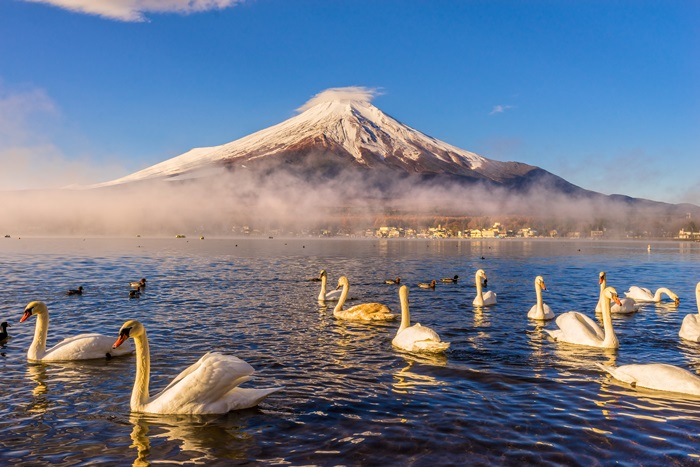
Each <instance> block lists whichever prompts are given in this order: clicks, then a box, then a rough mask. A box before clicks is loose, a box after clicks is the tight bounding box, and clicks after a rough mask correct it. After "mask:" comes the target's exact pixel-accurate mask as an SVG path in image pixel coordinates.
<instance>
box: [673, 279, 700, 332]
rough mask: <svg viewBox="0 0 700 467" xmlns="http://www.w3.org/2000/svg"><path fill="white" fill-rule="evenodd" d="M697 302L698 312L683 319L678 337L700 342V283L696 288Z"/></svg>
mask: <svg viewBox="0 0 700 467" xmlns="http://www.w3.org/2000/svg"><path fill="white" fill-rule="evenodd" d="M695 301H696V302H697V304H698V312H697V313H693V314H690V315H686V317H685V318H683V324H681V330H680V331H679V332H678V335H679V336H680V337H681V338H683V339H686V340H689V341H693V342H700V282H698V283H697V285H696V286H695Z"/></svg>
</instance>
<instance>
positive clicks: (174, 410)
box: [113, 320, 281, 415]
mask: <svg viewBox="0 0 700 467" xmlns="http://www.w3.org/2000/svg"><path fill="white" fill-rule="evenodd" d="M129 338H132V339H133V340H134V344H135V346H136V378H135V380H134V388H133V390H132V392H131V402H130V406H131V410H132V411H133V412H145V413H155V414H188V415H200V414H220V413H226V412H229V411H231V410H240V409H247V408H250V407H254V406H256V405H258V404H259V403H260V402H261V401H262V400H263V399H265V398H266V397H267V396H269V395H270V394H272V393H274V392H276V391H279V390H280V389H281V388H266V389H253V388H241V387H238V386H239V385H240V384H241V383H244V382H245V381H248V380H250V379H251V378H252V375H253V373H255V370H254V369H253V367H252V366H250V365H249V364H248V363H246V362H244V361H243V360H241V359H239V358H237V357H234V356H232V355H223V354H221V353H218V352H208V353H206V354H204V356H202V358H200V359H199V360H198V361H197V362H196V363H194V364H193V365H191V366H190V367H188V368H186V369H185V370H184V371H183V372H182V373H180V374H179V375H178V376H176V377H175V379H173V381H172V382H171V383H170V384H169V385H168V386H167V387H166V388H165V389H163V390H162V391H160V392H159V393H157V394H155V395H153V396H150V395H149V379H150V372H151V354H150V350H149V347H148V337H147V336H146V328H145V327H144V326H143V324H141V323H140V322H139V321H137V320H131V321H127V322H126V323H124V325H123V326H122V327H121V329H120V330H119V337H118V338H117V340H116V341H115V342H114V345H113V347H114V348H115V349H117V348H119V347H120V346H121V345H123V344H124V342H126V341H127V339H129Z"/></svg>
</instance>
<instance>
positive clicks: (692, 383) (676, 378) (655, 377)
mask: <svg viewBox="0 0 700 467" xmlns="http://www.w3.org/2000/svg"><path fill="white" fill-rule="evenodd" d="M596 365H598V367H599V368H601V369H602V370H604V371H606V372H608V373H610V375H612V377H613V378H615V379H617V380H620V381H622V382H625V383H627V384H630V385H632V387H640V388H647V389H654V390H657V391H668V392H677V393H682V394H693V395H696V396H700V377H698V376H697V375H695V374H693V373H691V372H690V371H688V370H684V369H683V368H680V367H677V366H674V365H667V364H665V363H646V364H634V365H622V366H618V367H611V366H606V365H602V364H600V363H597V364H596Z"/></svg>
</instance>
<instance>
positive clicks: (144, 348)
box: [131, 331, 151, 412]
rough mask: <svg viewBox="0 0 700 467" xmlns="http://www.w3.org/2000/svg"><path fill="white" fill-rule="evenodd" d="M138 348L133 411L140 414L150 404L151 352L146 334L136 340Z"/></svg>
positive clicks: (132, 393) (132, 401)
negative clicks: (142, 408)
mask: <svg viewBox="0 0 700 467" xmlns="http://www.w3.org/2000/svg"><path fill="white" fill-rule="evenodd" d="M134 347H135V348H136V379H135V381H134V390H133V391H132V392H131V410H132V411H134V412H140V411H141V410H140V408H141V407H143V406H144V405H146V403H148V384H149V379H150V375H151V352H150V350H149V348H148V337H147V336H146V332H145V331H144V333H143V334H142V335H139V336H136V337H135V338H134Z"/></svg>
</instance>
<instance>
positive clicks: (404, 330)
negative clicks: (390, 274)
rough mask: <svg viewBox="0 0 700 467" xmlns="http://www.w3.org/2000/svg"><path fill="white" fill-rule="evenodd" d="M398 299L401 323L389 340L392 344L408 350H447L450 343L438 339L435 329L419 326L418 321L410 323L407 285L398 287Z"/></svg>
mask: <svg viewBox="0 0 700 467" xmlns="http://www.w3.org/2000/svg"><path fill="white" fill-rule="evenodd" d="M399 301H400V302H401V325H400V326H399V330H398V331H397V332H396V336H395V337H394V339H393V340H392V341H391V343H392V345H394V346H395V347H398V348H399V349H402V350H406V351H408V352H426V353H439V352H444V351H445V350H447V348H448V347H449V346H450V343H449V342H443V341H442V340H440V336H438V334H437V333H436V332H435V331H433V330H432V329H430V328H429V327H426V326H421V324H420V323H416V324H414V325H413V326H411V325H410V324H411V314H410V311H409V308H408V287H406V286H405V285H402V286H401V287H400V288H399Z"/></svg>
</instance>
